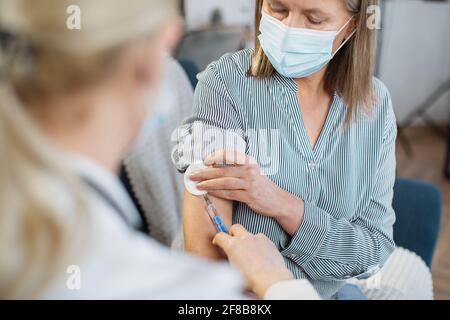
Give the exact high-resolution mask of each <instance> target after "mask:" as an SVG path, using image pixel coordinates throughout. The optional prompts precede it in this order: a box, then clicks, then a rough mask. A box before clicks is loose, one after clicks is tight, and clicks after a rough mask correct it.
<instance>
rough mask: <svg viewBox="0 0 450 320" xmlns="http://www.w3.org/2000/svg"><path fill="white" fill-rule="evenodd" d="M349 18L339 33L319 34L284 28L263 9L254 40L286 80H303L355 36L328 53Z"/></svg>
mask: <svg viewBox="0 0 450 320" xmlns="http://www.w3.org/2000/svg"><path fill="white" fill-rule="evenodd" d="M352 19H353V17H352V18H350V20H349V21H347V23H346V24H345V25H344V26H343V27H342V28H341V29H340V30H339V31H319V30H312V29H303V28H292V27H288V26H286V25H284V24H283V23H282V22H281V21H279V20H278V19H275V18H274V17H272V16H270V15H269V14H267V13H266V12H264V10H263V12H262V18H261V23H260V28H259V31H260V32H261V34H260V36H259V37H258V39H259V42H260V44H261V48H262V49H263V51H264V53H265V54H266V56H267V58H268V59H269V60H270V62H271V64H272V66H273V67H274V68H275V70H277V72H278V73H279V74H281V75H283V76H285V77H287V78H304V77H307V76H310V75H312V74H313V73H316V72H317V71H319V70H321V69H322V68H323V67H325V66H326V65H327V64H328V63H329V62H330V61H331V59H333V57H334V55H335V54H336V52H338V51H339V50H340V49H341V48H342V47H343V46H344V45H345V43H346V42H347V41H348V40H349V39H350V38H351V37H352V36H353V35H354V34H355V32H356V30H355V31H353V33H352V34H351V35H350V36H349V37H348V38H347V39H346V40H345V41H344V43H342V45H341V46H340V47H339V48H338V49H337V50H336V52H335V53H334V54H333V53H332V52H333V43H334V39H335V38H336V36H337V35H338V34H339V33H341V32H342V30H344V29H345V27H346V26H347V25H348V24H349V23H350V21H351V20H352Z"/></svg>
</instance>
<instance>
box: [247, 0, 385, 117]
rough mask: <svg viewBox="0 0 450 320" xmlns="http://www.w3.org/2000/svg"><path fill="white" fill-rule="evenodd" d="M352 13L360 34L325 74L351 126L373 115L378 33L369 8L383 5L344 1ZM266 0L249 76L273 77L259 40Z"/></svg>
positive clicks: (257, 15) (260, 3)
mask: <svg viewBox="0 0 450 320" xmlns="http://www.w3.org/2000/svg"><path fill="white" fill-rule="evenodd" d="M342 1H344V2H345V4H346V6H347V9H348V11H349V12H350V14H351V15H353V16H354V17H355V18H356V33H355V35H354V36H353V37H352V38H351V39H350V40H349V41H348V43H347V44H346V45H345V46H344V47H342V48H341V50H339V51H338V52H337V54H336V55H335V57H334V58H333V60H331V61H330V63H329V64H328V67H327V70H326V73H325V86H326V88H325V89H326V90H327V91H328V92H329V93H330V94H331V95H333V93H334V92H337V93H338V94H339V95H340V96H341V97H342V99H343V100H344V102H345V104H346V106H347V116H346V121H345V124H346V125H348V124H349V123H350V121H351V119H352V118H353V116H354V115H355V114H356V112H357V111H358V110H359V109H360V108H363V109H364V110H366V111H370V110H371V109H372V107H373V105H374V103H375V95H374V93H373V75H374V66H375V50H376V30H372V29H370V28H368V27H367V25H366V23H367V21H368V19H369V15H370V13H369V10H368V9H369V8H370V7H371V6H374V5H378V4H379V0H342ZM263 4H264V0H256V10H255V35H254V36H255V37H254V41H255V50H254V53H253V58H252V65H251V68H250V70H249V75H250V76H253V77H270V76H272V75H273V73H274V68H273V66H272V64H271V63H270V61H269V59H268V58H267V56H266V54H265V53H264V51H263V49H262V48H261V44H260V42H259V39H258V36H259V34H260V32H259V25H260V21H261V12H262V8H263Z"/></svg>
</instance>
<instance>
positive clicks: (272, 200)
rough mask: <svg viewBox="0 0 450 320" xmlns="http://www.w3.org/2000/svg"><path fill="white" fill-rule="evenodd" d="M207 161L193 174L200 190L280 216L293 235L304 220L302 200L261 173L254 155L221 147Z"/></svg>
mask: <svg viewBox="0 0 450 320" xmlns="http://www.w3.org/2000/svg"><path fill="white" fill-rule="evenodd" d="M204 164H205V165H206V166H208V167H209V168H207V169H204V170H200V171H197V172H195V173H193V174H192V175H191V176H190V179H191V180H193V181H197V182H199V183H198V184H197V188H198V189H199V190H206V191H208V193H209V194H211V195H213V196H216V197H218V198H222V199H226V200H232V201H238V202H243V203H245V204H246V205H248V206H249V207H250V208H251V209H253V210H254V211H256V212H257V213H259V214H261V215H264V216H268V217H272V218H274V219H275V220H277V221H278V223H279V224H280V225H281V226H282V227H283V229H284V230H285V231H286V232H287V233H289V234H290V235H291V236H292V235H294V234H295V232H296V231H297V230H298V228H299V226H300V224H301V222H302V220H303V212H304V202H303V200H302V199H300V198H298V197H296V196H295V195H293V194H291V193H289V192H287V191H284V190H283V189H281V188H280V187H278V186H277V185H276V184H275V183H274V182H272V181H271V180H270V179H269V178H268V177H267V176H265V175H264V174H262V173H261V169H260V167H259V166H258V164H257V163H256V161H255V160H254V159H253V158H252V157H250V156H248V155H245V154H241V153H236V152H230V151H228V152H227V151H218V152H216V153H213V154H211V155H210V156H209V157H207V158H206V160H205V161H204ZM223 165H227V166H223ZM217 166H222V167H217Z"/></svg>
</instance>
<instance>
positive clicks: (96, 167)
mask: <svg viewBox="0 0 450 320" xmlns="http://www.w3.org/2000/svg"><path fill="white" fill-rule="evenodd" d="M69 163H70V165H71V167H72V168H73V170H74V171H75V173H76V174H78V175H80V176H82V177H84V178H87V179H89V180H90V181H91V182H92V183H95V185H96V186H97V187H98V188H100V189H101V190H102V191H103V192H104V193H106V194H107V195H108V196H110V197H111V199H113V200H114V201H115V204H116V205H117V206H119V207H120V209H121V211H122V212H123V213H124V214H125V215H126V219H127V221H128V222H129V223H130V225H131V226H132V227H135V228H138V227H140V225H141V223H142V222H141V219H140V215H139V213H138V212H137V210H136V207H135V206H134V204H133V202H132V201H131V199H130V197H129V195H128V193H127V192H126V190H125V189H124V187H123V186H122V184H121V183H120V181H119V179H118V177H116V176H114V175H113V174H111V173H110V172H109V171H107V170H106V169H105V168H103V167H102V166H101V165H100V164H98V163H97V162H96V161H94V160H92V159H89V158H87V157H84V156H81V155H78V154H70V155H69Z"/></svg>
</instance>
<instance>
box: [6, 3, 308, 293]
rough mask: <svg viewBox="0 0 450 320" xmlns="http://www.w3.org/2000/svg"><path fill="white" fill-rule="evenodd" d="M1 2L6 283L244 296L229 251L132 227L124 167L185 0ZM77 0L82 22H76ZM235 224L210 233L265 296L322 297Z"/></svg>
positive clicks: (53, 289)
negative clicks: (179, 249) (196, 251)
mask: <svg viewBox="0 0 450 320" xmlns="http://www.w3.org/2000/svg"><path fill="white" fill-rule="evenodd" d="M0 5H1V6H2V9H1V10H0V12H1V13H2V14H4V16H2V17H1V20H0V23H1V28H2V31H7V33H8V37H7V38H5V39H6V40H5V39H4V40H5V41H4V43H3V45H4V48H3V50H2V55H1V56H0V58H1V64H2V65H1V70H2V78H3V79H2V82H1V89H0V90H1V91H0V148H1V150H0V297H1V298H44V299H51V298H58V299H72V298H75V299H76V298H87V299H89V298H160V299H161V298H162V299H164V298H190V299H192V298H207V299H216V298H244V297H245V296H244V295H243V293H242V292H243V287H244V286H243V285H244V283H243V281H242V280H241V277H240V276H239V273H238V272H237V271H235V269H233V268H230V267H229V266H228V265H227V264H218V263H212V262H207V261H206V260H200V259H197V258H194V257H189V256H183V255H178V254H172V253H170V252H168V251H167V250H166V249H164V248H162V247H161V246H159V245H158V244H157V243H156V242H155V241H152V240H151V239H149V238H148V237H145V236H144V235H140V234H138V233H136V232H134V231H133V227H135V226H138V225H139V219H138V215H137V213H136V212H135V210H134V209H133V206H132V205H131V203H130V200H129V199H128V198H127V196H126V194H125V193H124V191H123V190H122V188H121V186H120V184H119V183H118V181H117V179H116V177H115V171H116V170H117V167H118V164H119V161H120V159H121V158H122V157H123V156H124V153H125V152H126V151H127V149H128V148H129V146H130V145H131V144H132V142H133V140H134V138H135V136H136V134H137V132H138V130H139V127H140V125H141V123H142V120H143V119H145V117H146V113H147V104H146V102H147V101H151V99H152V98H153V97H154V96H155V95H156V92H157V86H158V81H159V75H160V72H161V70H160V66H161V64H162V52H163V51H166V50H169V49H170V48H171V47H172V46H173V45H174V43H175V41H176V39H177V36H178V32H179V30H178V26H177V25H178V23H177V19H176V18H173V17H175V10H174V6H175V1H169V0H161V1H158V0H128V1H126V2H124V1H122V0H96V1H89V0H70V1H65V0H41V1H34V0H14V1H9V0H2V1H0ZM69 5H78V6H79V8H80V9H81V12H82V28H81V30H69V29H67V27H66V19H67V14H66V9H67V7H68V6H69ZM230 231H231V235H229V236H228V235H225V234H220V235H218V236H217V237H215V239H214V244H215V245H217V246H219V247H221V248H222V249H223V250H224V251H225V252H226V253H227V254H228V256H229V258H230V261H231V263H232V264H234V265H235V266H236V267H237V268H239V269H240V271H241V274H242V275H243V276H244V277H245V280H246V284H247V287H248V289H250V290H252V291H253V292H254V293H256V295H257V296H258V297H260V298H263V297H266V298H275V297H277V298H279V297H295V298H303V297H311V296H312V297H316V296H315V292H314V290H312V289H311V287H310V286H309V284H308V283H307V282H306V281H294V280H292V279H293V276H292V274H291V273H290V272H289V271H288V270H287V269H286V267H285V265H284V262H283V259H282V258H281V255H280V254H278V252H277V249H276V248H275V246H274V244H273V243H271V242H270V241H269V240H268V239H267V238H266V237H265V236H262V235H256V236H255V235H253V234H250V233H248V232H247V231H246V230H245V229H244V228H243V227H240V226H234V227H232V228H231V230H230ZM249 257H250V259H249ZM211 283H214V285H211Z"/></svg>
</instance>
